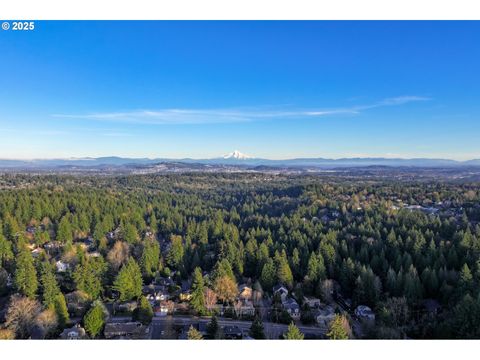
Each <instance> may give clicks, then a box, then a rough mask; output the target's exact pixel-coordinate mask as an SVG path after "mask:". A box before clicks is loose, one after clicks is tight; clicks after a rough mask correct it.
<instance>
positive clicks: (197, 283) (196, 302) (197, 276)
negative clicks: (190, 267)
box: [190, 267, 206, 315]
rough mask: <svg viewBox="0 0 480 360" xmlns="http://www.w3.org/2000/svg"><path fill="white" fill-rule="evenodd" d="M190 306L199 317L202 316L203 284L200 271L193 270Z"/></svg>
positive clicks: (203, 302)
mask: <svg viewBox="0 0 480 360" xmlns="http://www.w3.org/2000/svg"><path fill="white" fill-rule="evenodd" d="M190 304H191V305H192V307H193V309H194V310H195V311H196V312H197V313H198V314H200V315H202V314H204V313H205V311H206V308H205V284H204V281H203V276H202V270H201V269H200V268H198V267H197V268H195V271H194V272H193V280H192V299H191V300H190Z"/></svg>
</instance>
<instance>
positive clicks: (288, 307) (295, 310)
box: [282, 298, 300, 319]
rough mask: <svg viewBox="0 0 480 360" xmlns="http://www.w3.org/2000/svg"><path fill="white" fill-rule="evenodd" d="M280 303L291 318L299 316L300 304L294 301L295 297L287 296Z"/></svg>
mask: <svg viewBox="0 0 480 360" xmlns="http://www.w3.org/2000/svg"><path fill="white" fill-rule="evenodd" d="M282 305H283V309H284V310H285V311H286V312H288V314H289V315H290V316H291V317H292V318H293V319H299V318H300V306H299V305H298V303H297V302H296V301H295V299H292V298H287V299H285V300H283V301H282Z"/></svg>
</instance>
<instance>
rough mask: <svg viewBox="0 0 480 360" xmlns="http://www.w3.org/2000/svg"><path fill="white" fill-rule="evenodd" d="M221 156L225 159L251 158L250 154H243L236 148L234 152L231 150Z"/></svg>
mask: <svg viewBox="0 0 480 360" xmlns="http://www.w3.org/2000/svg"><path fill="white" fill-rule="evenodd" d="M223 158H224V159H225V160H227V159H236V160H247V159H253V157H252V156H248V155H245V154H243V153H241V152H240V151H238V150H235V151H234V152H231V153H229V154H226V155H224V156H223Z"/></svg>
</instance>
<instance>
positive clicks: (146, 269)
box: [140, 240, 160, 277]
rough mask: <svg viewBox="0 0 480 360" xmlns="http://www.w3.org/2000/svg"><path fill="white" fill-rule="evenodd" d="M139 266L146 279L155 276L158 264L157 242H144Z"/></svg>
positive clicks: (158, 247)
mask: <svg viewBox="0 0 480 360" xmlns="http://www.w3.org/2000/svg"><path fill="white" fill-rule="evenodd" d="M140 264H141V266H142V270H143V273H144V274H145V275H146V276H147V277H152V276H153V275H154V274H155V272H156V271H157V270H158V267H159V264H160V245H159V244H158V241H156V240H154V241H150V240H146V241H145V245H144V247H143V252H142V258H141V260H140Z"/></svg>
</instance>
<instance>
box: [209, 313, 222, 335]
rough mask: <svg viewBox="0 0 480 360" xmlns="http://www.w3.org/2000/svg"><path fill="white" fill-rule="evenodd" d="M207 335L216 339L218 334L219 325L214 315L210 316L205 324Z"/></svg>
mask: <svg viewBox="0 0 480 360" xmlns="http://www.w3.org/2000/svg"><path fill="white" fill-rule="evenodd" d="M207 335H208V338H209V339H218V338H219V337H220V336H219V335H220V327H219V326H218V321H217V317H216V316H212V319H211V320H210V322H209V323H208V324H207Z"/></svg>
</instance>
